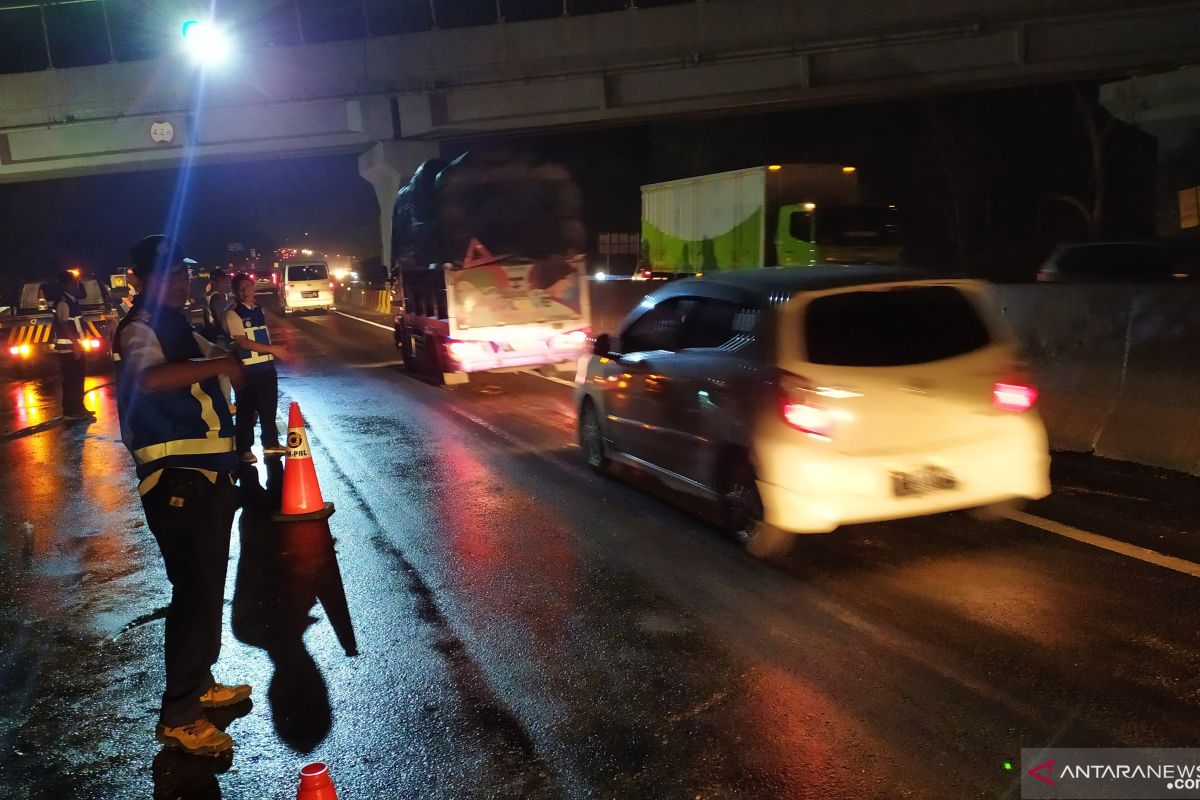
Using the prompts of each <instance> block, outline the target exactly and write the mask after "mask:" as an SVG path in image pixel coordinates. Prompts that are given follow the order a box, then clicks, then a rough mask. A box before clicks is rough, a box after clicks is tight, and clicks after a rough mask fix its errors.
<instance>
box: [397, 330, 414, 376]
mask: <svg viewBox="0 0 1200 800" xmlns="http://www.w3.org/2000/svg"><path fill="white" fill-rule="evenodd" d="M396 337H397V338H396V349H398V350H399V351H400V360H401V361H403V362H404V369H406V370H408V371H409V372H417V371H419V369H420V367H419V366H418V365H417V360H416V358H415V357H414V356H413V349H412V336H410V335H409V333H408V328H406V327H401V328H400V329H399V331H397V333H396Z"/></svg>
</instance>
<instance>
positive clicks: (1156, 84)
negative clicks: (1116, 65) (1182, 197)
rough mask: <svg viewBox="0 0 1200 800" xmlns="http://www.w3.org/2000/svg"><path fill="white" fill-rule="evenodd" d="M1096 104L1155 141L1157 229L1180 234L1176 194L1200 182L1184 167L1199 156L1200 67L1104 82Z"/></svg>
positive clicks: (1160, 233)
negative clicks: (1098, 101) (1156, 141)
mask: <svg viewBox="0 0 1200 800" xmlns="http://www.w3.org/2000/svg"><path fill="white" fill-rule="evenodd" d="M1100 103H1101V104H1102V105H1103V106H1104V107H1105V108H1106V109H1108V112H1109V113H1110V114H1112V115H1113V116H1114V117H1116V118H1117V119H1119V120H1121V121H1122V122H1127V123H1129V124H1130V125H1133V126H1134V127H1136V128H1139V129H1141V130H1143V131H1145V132H1146V133H1148V134H1150V135H1151V136H1154V137H1155V138H1156V139H1158V175H1157V176H1156V184H1157V189H1158V208H1157V209H1156V212H1155V232H1156V233H1158V234H1159V235H1164V236H1178V235H1179V232H1180V208H1179V193H1180V192H1181V191H1183V190H1186V189H1190V188H1193V187H1195V186H1196V185H1197V184H1198V183H1200V175H1198V174H1197V173H1196V172H1194V171H1191V170H1189V168H1188V167H1187V166H1186V165H1189V164H1196V163H1197V160H1198V159H1200V67H1196V66H1193V67H1185V68H1183V69H1177V70H1174V71H1172V72H1164V73H1160V74H1152V75H1140V76H1138V77H1136V78H1129V79H1127V80H1123V81H1117V82H1115V83H1107V84H1104V85H1103V86H1101V87H1100ZM1192 169H1194V168H1192Z"/></svg>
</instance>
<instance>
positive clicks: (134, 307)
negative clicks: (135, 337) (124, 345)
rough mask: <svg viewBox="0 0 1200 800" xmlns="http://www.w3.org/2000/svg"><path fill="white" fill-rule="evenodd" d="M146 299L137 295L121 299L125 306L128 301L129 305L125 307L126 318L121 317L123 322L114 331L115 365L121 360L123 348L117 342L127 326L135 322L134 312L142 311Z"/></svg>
mask: <svg viewBox="0 0 1200 800" xmlns="http://www.w3.org/2000/svg"><path fill="white" fill-rule="evenodd" d="M144 297H145V295H141V294H135V295H134V296H133V297H128V296H126V297H122V298H121V303H122V304H123V305H124V304H125V301H126V300H128V301H129V303H128V305H126V307H125V316H123V317H121V321H120V322H118V323H117V327H116V330H114V331H113V335H112V343H111V347H112V360H113V364H116V363H118V362H120V360H121V348H120V347H119V346H118V345H117V342H119V341H121V331H123V330H125V326H127V325H128V324H129V323H131V322H133V318H134V316H135V314H134V312H135V311H140V310H141V308H142V298H144Z"/></svg>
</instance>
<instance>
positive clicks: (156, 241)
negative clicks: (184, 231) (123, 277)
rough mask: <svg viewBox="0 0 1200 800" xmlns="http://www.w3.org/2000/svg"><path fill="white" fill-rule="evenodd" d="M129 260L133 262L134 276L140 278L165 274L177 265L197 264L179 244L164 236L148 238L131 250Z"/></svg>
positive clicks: (158, 235)
mask: <svg viewBox="0 0 1200 800" xmlns="http://www.w3.org/2000/svg"><path fill="white" fill-rule="evenodd" d="M129 259H130V260H131V261H132V262H133V274H134V275H137V276H138V277H139V278H146V277H148V276H150V275H153V274H157V273H165V272H166V271H167V270H168V269H169V268H171V267H173V266H175V265H176V264H195V263H196V262H195V261H193V260H192V259H190V258H188V257H187V256H185V255H184V254H183V248H182V247H180V245H179V243H178V242H176V241H173V240H172V239H170V238H169V237H167V236H163V235H162V234H157V235H154V236H147V237H146V238H145V239H142V240H141V241H140V242H138V243H137V244H135V245H134V246H133V247H131V248H129Z"/></svg>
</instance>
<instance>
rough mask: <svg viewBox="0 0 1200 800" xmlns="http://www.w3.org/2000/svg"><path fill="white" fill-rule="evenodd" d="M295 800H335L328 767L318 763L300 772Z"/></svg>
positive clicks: (334, 791)
mask: <svg viewBox="0 0 1200 800" xmlns="http://www.w3.org/2000/svg"><path fill="white" fill-rule="evenodd" d="M296 800H337V790H336V789H334V788H333V778H331V777H329V767H327V766H325V765H324V764H322V763H321V762H319V761H318V762H316V763H315V764H308V765H307V766H305V767H304V768H303V769H302V770H300V791H298V792H296Z"/></svg>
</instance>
